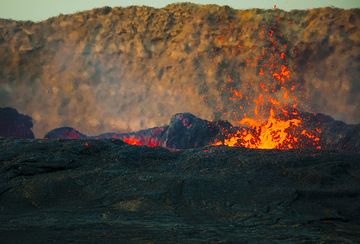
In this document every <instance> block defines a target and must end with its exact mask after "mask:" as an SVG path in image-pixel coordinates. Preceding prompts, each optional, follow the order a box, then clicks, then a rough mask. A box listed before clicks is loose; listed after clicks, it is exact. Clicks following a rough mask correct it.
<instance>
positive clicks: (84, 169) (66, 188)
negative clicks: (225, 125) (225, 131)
mask: <svg viewBox="0 0 360 244" xmlns="http://www.w3.org/2000/svg"><path fill="white" fill-rule="evenodd" d="M0 148H2V149H5V151H4V150H2V151H1V153H0V236H1V243H4V244H7V243H69V242H75V243H89V242H91V243H119V242H121V243H146V242H147V243H159V242H161V243H179V242H181V243H183V242H186V243H212V242H215V243H219V242H224V243H239V242H241V243H242V242H286V243H303V242H309V243H320V242H324V243H331V242H334V243H338V242H341V243H344V242H345V243H359V242H360V235H359V233H360V221H359V220H360V211H359V209H360V187H359V186H360V177H359V175H360V164H359V162H360V155H359V154H358V153H357V154H356V153H339V152H335V151H324V150H323V151H305V150H303V151H278V150H250V149H243V148H227V147H205V148H199V149H194V150H182V151H179V152H169V151H167V150H166V149H163V148H159V147H158V148H149V147H136V146H131V145H126V144H124V143H122V142H121V141H119V140H89V139H87V140H33V141H29V140H10V139H0Z"/></svg>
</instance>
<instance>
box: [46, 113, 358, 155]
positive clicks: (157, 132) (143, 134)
mask: <svg viewBox="0 0 360 244" xmlns="http://www.w3.org/2000/svg"><path fill="white" fill-rule="evenodd" d="M300 117H301V118H302V119H303V125H302V127H301V128H300V130H303V129H305V130H307V131H314V130H315V128H318V129H320V130H321V134H320V135H319V136H320V143H319V146H321V148H322V149H325V150H331V149H332V150H341V151H351V152H360V124H358V125H347V124H345V123H344V122H341V121H337V120H334V119H333V118H331V117H330V116H326V115H323V114H315V115H314V114H311V113H300ZM239 128H240V127H236V126H232V125H231V124H230V123H229V122H226V121H215V122H212V121H207V120H203V119H200V118H197V117H196V116H194V115H192V114H190V113H179V114H175V115H174V116H173V117H172V118H171V120H170V123H169V124H168V125H165V126H162V127H154V128H150V129H145V130H141V131H136V132H131V133H104V134H100V135H97V136H86V135H84V134H82V133H80V132H79V131H77V130H75V129H73V128H69V127H63V128H57V129H54V130H52V131H50V132H49V133H47V134H46V135H45V139H86V138H87V139H122V140H124V141H125V142H128V143H130V144H135V145H147V146H151V147H154V146H161V147H165V148H168V149H191V148H198V147H203V146H206V145H211V144H213V143H214V142H215V141H218V140H223V139H224V138H226V136H227V135H228V133H235V132H236V131H237V130H238V129H239ZM298 135H299V137H298V139H299V145H300V146H299V147H300V148H303V149H305V148H307V149H309V148H314V145H313V144H307V143H306V139H307V138H306V137H300V136H301V133H300V132H299V133H298ZM295 146H296V144H295Z"/></svg>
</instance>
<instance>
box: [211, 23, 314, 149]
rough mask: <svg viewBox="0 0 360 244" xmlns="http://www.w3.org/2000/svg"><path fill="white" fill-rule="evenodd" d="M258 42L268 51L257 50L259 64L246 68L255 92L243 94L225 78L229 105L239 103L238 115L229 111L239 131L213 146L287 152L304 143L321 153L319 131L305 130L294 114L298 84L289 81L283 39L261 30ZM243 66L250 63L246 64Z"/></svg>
mask: <svg viewBox="0 0 360 244" xmlns="http://www.w3.org/2000/svg"><path fill="white" fill-rule="evenodd" d="M264 33H267V35H264ZM280 37H281V38H280ZM259 39H260V41H263V42H265V44H267V48H262V49H261V50H260V57H259V56H258V55H256V56H255V58H254V63H256V62H257V61H258V60H260V61H262V62H258V63H257V65H256V67H255V68H254V67H253V66H252V67H247V68H254V74H256V77H257V80H254V81H253V86H254V88H253V91H254V92H250V94H249V92H248V94H246V92H242V91H241V90H240V89H239V84H236V81H233V80H232V79H231V77H230V76H228V78H227V85H228V87H229V86H230V88H229V93H230V94H231V95H230V96H229V102H232V103H238V104H237V106H236V107H238V108H239V109H240V112H239V113H238V112H237V111H235V112H234V111H232V113H231V114H234V115H235V116H234V119H236V118H241V119H240V120H238V126H239V128H240V129H238V130H237V131H236V132H223V134H225V139H223V140H219V141H216V142H214V144H213V145H226V146H230V147H233V146H241V147H246V148H257V149H283V150H287V149H293V148H301V147H303V146H304V144H305V143H306V145H307V146H309V145H310V146H311V147H313V148H316V149H320V146H319V141H320V133H321V131H320V130H319V129H315V130H314V131H311V130H305V129H304V128H303V119H302V118H301V116H300V115H299V114H298V112H297V111H296V110H295V109H296V108H297V101H298V98H297V94H298V92H297V90H296V88H297V87H298V84H297V83H296V82H295V81H292V80H291V68H289V64H288V60H287V55H286V53H289V52H287V50H286V49H287V44H285V43H284V42H285V41H284V37H283V35H282V34H281V33H278V31H277V30H276V28H273V27H268V28H267V27H263V29H261V31H260V32H259ZM280 39H281V40H280ZM281 42H283V43H281ZM246 63H252V62H251V60H247V62H246ZM246 89H249V88H246ZM243 91H244V90H243ZM244 108H248V110H247V113H244V112H242V111H243V109H244ZM249 109H251V110H250V112H249ZM304 142H305V143H304Z"/></svg>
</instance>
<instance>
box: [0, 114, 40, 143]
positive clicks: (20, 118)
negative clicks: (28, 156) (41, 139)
mask: <svg viewBox="0 0 360 244" xmlns="http://www.w3.org/2000/svg"><path fill="white" fill-rule="evenodd" d="M32 127H33V122H32V118H31V117H29V116H27V115H24V114H20V113H19V112H18V111H17V110H16V109H14V108H0V137H6V138H24V139H26V138H27V139H33V138H34V133H33V132H32Z"/></svg>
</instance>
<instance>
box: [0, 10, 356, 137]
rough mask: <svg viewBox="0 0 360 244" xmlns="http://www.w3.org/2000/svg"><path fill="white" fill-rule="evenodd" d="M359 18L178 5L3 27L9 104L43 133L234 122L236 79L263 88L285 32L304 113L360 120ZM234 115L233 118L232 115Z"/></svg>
mask: <svg viewBox="0 0 360 244" xmlns="http://www.w3.org/2000/svg"><path fill="white" fill-rule="evenodd" d="M359 16H360V10H359V9H353V10H340V9H334V8H324V9H312V10H306V11H291V12H284V11H281V10H258V9H252V10H234V9H231V8H228V7H219V6H215V5H203V6H202V5H194V4H175V5H169V6H167V7H165V8H163V9H154V8H149V7H128V8H102V9H95V10H91V11H86V12H81V13H77V14H73V15H60V16H58V17H55V18H51V19H48V20H46V21H43V22H39V23H33V22H16V21H10V20H1V21H0V56H1V59H0V82H1V83H0V106H12V107H16V108H18V109H19V110H20V111H21V112H24V113H26V114H29V115H31V116H32V117H33V118H34V120H35V126H34V131H35V133H36V135H37V136H38V137H40V136H43V135H44V133H45V132H47V131H49V130H51V129H53V128H56V127H59V126H71V127H75V128H78V129H80V130H81V131H83V132H84V133H86V134H98V133H100V132H103V131H130V130H138V129H141V128H149V127H153V126H157V125H162V124H165V123H166V122H167V120H168V118H169V117H170V116H171V115H172V114H174V113H176V112H185V111H187V112H192V113H194V114H196V115H198V116H200V117H203V118H205V119H219V118H222V119H228V120H229V121H230V122H233V123H234V122H236V121H233V118H232V117H231V116H230V115H229V112H231V110H233V109H235V108H234V107H232V106H231V105H229V103H228V97H227V95H226V94H224V93H223V92H222V91H221V89H222V87H223V84H224V82H226V79H228V77H231V78H232V79H234V80H236V82H237V84H238V87H239V89H242V90H244V91H246V92H256V90H254V89H253V85H252V79H253V74H254V70H256V67H255V68H254V67H252V65H251V64H250V62H252V61H253V59H254V56H256V53H258V52H260V51H261V50H262V48H264V47H266V43H264V42H261V41H259V31H260V29H261V28H265V29H266V30H269V29H270V28H271V29H274V30H276V35H279V36H278V39H279V41H280V42H281V43H282V44H284V45H287V51H286V53H285V55H286V59H287V62H288V64H289V68H290V69H291V72H292V73H291V74H292V77H291V78H292V79H293V80H295V81H297V84H298V89H297V90H298V91H299V93H300V94H299V97H300V98H302V101H301V102H300V104H299V105H300V109H302V110H305V111H315V112H323V113H327V114H330V115H332V116H333V117H335V118H336V119H341V120H345V121H346V122H350V123H353V122H360V110H359V109H358V106H359V105H360V95H359V94H360V93H359V90H360V87H359V84H360V83H359V81H358V77H359V75H360V67H359V61H360V55H359V53H360V45H359V44H360V33H359V28H358V26H360V17H359ZM224 113H226V114H224Z"/></svg>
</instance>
